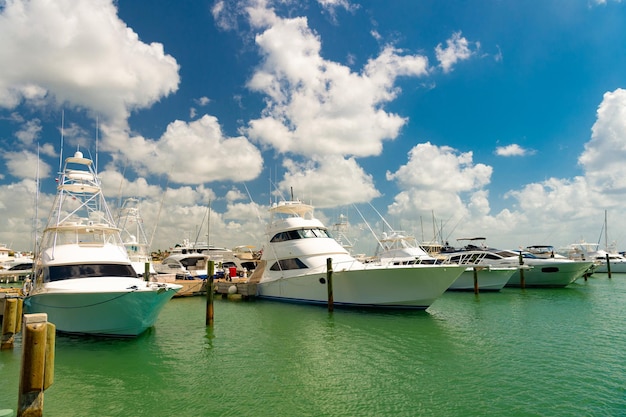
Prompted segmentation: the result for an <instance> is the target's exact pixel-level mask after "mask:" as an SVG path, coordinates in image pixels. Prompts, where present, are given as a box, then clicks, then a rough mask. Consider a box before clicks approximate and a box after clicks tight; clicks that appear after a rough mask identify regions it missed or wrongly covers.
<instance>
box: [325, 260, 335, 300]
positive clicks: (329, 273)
mask: <svg viewBox="0 0 626 417" xmlns="http://www.w3.org/2000/svg"><path fill="white" fill-rule="evenodd" d="M326 289H327V290H328V311H330V312H332V311H333V309H334V306H333V304H334V300H333V259H332V258H327V259H326Z"/></svg>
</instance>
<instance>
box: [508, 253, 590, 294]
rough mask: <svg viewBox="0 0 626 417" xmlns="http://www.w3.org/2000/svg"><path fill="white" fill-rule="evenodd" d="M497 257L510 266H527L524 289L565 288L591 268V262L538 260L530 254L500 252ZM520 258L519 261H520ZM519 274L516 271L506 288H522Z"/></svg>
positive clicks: (562, 259) (563, 259) (553, 259)
mask: <svg viewBox="0 0 626 417" xmlns="http://www.w3.org/2000/svg"><path fill="white" fill-rule="evenodd" d="M497 255H499V256H501V257H502V258H503V259H506V261H505V262H507V263H510V264H515V263H517V264H518V265H526V266H529V267H530V269H524V270H523V274H524V286H526V287H553V288H558V287H566V286H568V285H570V284H572V283H574V282H575V281H576V280H577V279H578V278H580V277H583V276H585V274H587V272H588V271H589V270H590V269H591V268H592V267H593V265H594V263H593V262H592V261H582V260H581V261H575V260H572V259H566V258H538V257H537V256H535V255H533V254H532V253H530V252H526V251H512V250H501V251H497ZM520 256H521V259H520ZM521 278H522V277H521V274H520V271H519V270H518V271H517V272H515V273H514V274H513V275H512V276H511V279H510V280H509V282H508V283H507V284H506V286H507V287H520V286H522V281H521Z"/></svg>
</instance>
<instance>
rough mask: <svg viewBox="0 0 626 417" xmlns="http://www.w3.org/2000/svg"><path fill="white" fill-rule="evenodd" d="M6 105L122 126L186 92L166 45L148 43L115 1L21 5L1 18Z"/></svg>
mask: <svg viewBox="0 0 626 417" xmlns="http://www.w3.org/2000/svg"><path fill="white" fill-rule="evenodd" d="M0 39H2V40H3V47H2V48H0V62H4V63H6V62H11V65H2V66H0V106H2V107H6V108H9V109H10V108H14V107H15V106H17V105H18V104H20V103H21V102H23V101H25V102H26V103H28V104H31V105H42V104H44V103H46V102H47V103H49V102H53V103H56V104H63V105H69V106H73V107H79V108H85V109H87V110H89V111H91V112H92V113H93V114H97V115H99V116H101V117H103V118H104V119H105V120H107V121H108V122H109V123H112V124H116V125H122V126H123V125H125V124H126V118H127V117H128V115H129V112H130V111H131V110H134V109H139V108H145V107H149V106H150V105H152V104H153V103H155V102H156V101H158V100H159V99H160V98H162V97H164V96H166V95H168V94H170V93H172V92H174V91H176V90H177V88H178V83H179V76H178V65H177V63H176V61H175V60H174V58H172V57H171V56H170V55H166V54H165V53H164V51H163V45H161V44H159V43H152V44H149V45H148V44H145V43H143V42H141V41H140V40H139V36H138V35H137V34H136V33H135V32H133V31H132V29H130V28H129V27H127V26H126V25H125V24H124V22H122V21H121V20H120V19H119V18H118V17H117V10H116V8H115V6H114V3H113V2H112V1H111V0H93V1H89V2H84V1H74V0H59V1H54V2H49V1H44V0H31V1H24V0H14V1H9V2H6V3H5V4H4V6H3V8H2V12H1V14H0Z"/></svg>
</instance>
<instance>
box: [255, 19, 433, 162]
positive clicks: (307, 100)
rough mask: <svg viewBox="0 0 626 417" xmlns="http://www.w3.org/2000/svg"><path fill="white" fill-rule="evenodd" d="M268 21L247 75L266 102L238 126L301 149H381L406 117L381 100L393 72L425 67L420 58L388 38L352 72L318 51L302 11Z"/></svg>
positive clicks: (388, 94)
mask: <svg viewBox="0 0 626 417" xmlns="http://www.w3.org/2000/svg"><path fill="white" fill-rule="evenodd" d="M263 12H264V13H268V11H267V10H265V11H263ZM259 13H261V11H259ZM267 21H269V22H271V23H272V24H273V26H271V27H267V28H265V30H264V32H263V33H261V34H259V35H257V37H256V42H257V45H258V46H259V48H260V51H261V53H262V55H263V63H262V65H261V66H260V67H259V68H258V69H257V71H256V72H255V73H254V75H253V77H252V78H251V80H250V81H249V83H248V87H249V88H250V89H251V90H253V91H258V92H260V93H263V94H265V95H266V96H267V99H266V103H267V107H266V108H265V110H264V111H263V115H262V117H261V118H259V119H256V120H252V121H250V122H249V125H248V127H247V129H245V132H246V134H247V135H248V136H249V137H250V139H251V140H255V141H258V142H259V143H260V144H262V145H268V146H271V147H273V148H275V149H276V150H277V151H278V152H281V153H295V154H300V155H305V156H312V155H342V156H343V155H353V156H357V157H363V156H371V155H378V154H380V152H381V151H382V142H383V141H384V140H390V139H394V138H396V137H397V136H398V134H399V131H400V128H401V127H402V126H403V125H404V124H405V123H406V119H405V118H403V117H401V116H399V115H396V114H392V113H387V112H385V111H384V110H383V109H382V105H383V104H384V103H387V102H389V101H391V100H393V99H394V98H396V96H397V95H398V93H399V90H398V89H397V88H394V82H395V80H396V78H397V77H399V76H413V77H417V76H424V75H426V74H427V73H428V60H427V58H426V57H423V56H420V55H401V54H402V51H400V50H398V49H395V48H393V47H391V46H387V47H386V48H384V50H383V51H382V52H381V54H380V55H379V56H378V57H376V58H374V59H370V60H369V62H368V63H367V65H366V67H365V68H364V69H363V72H362V73H361V74H358V73H354V72H351V71H350V69H349V68H348V67H346V66H343V65H341V64H338V63H335V62H331V61H327V60H325V59H323V58H322V57H321V56H320V50H321V42H320V39H319V37H318V36H317V35H316V34H315V33H314V32H313V31H312V30H311V29H310V28H309V27H308V23H307V20H306V19H305V18H293V19H279V18H276V17H275V16H274V18H272V19H267Z"/></svg>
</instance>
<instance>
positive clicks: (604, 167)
mask: <svg viewBox="0 0 626 417" xmlns="http://www.w3.org/2000/svg"><path fill="white" fill-rule="evenodd" d="M625 158H626V90H624V89H621V88H619V89H617V90H615V91H612V92H607V93H605V94H604V98H603V100H602V103H601V104H600V106H599V107H598V111H597V119H596V122H595V123H594V125H593V127H592V129H591V140H590V141H589V142H587V143H586V144H585V150H584V152H583V153H582V154H581V155H580V157H579V159H578V162H579V164H580V165H581V166H582V167H583V169H584V170H585V173H586V177H587V179H588V180H589V182H590V184H591V185H592V186H593V187H594V188H596V189H598V190H599V191H604V192H607V193H611V194H614V193H615V192H617V191H620V192H623V191H626V166H624V160H625Z"/></svg>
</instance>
